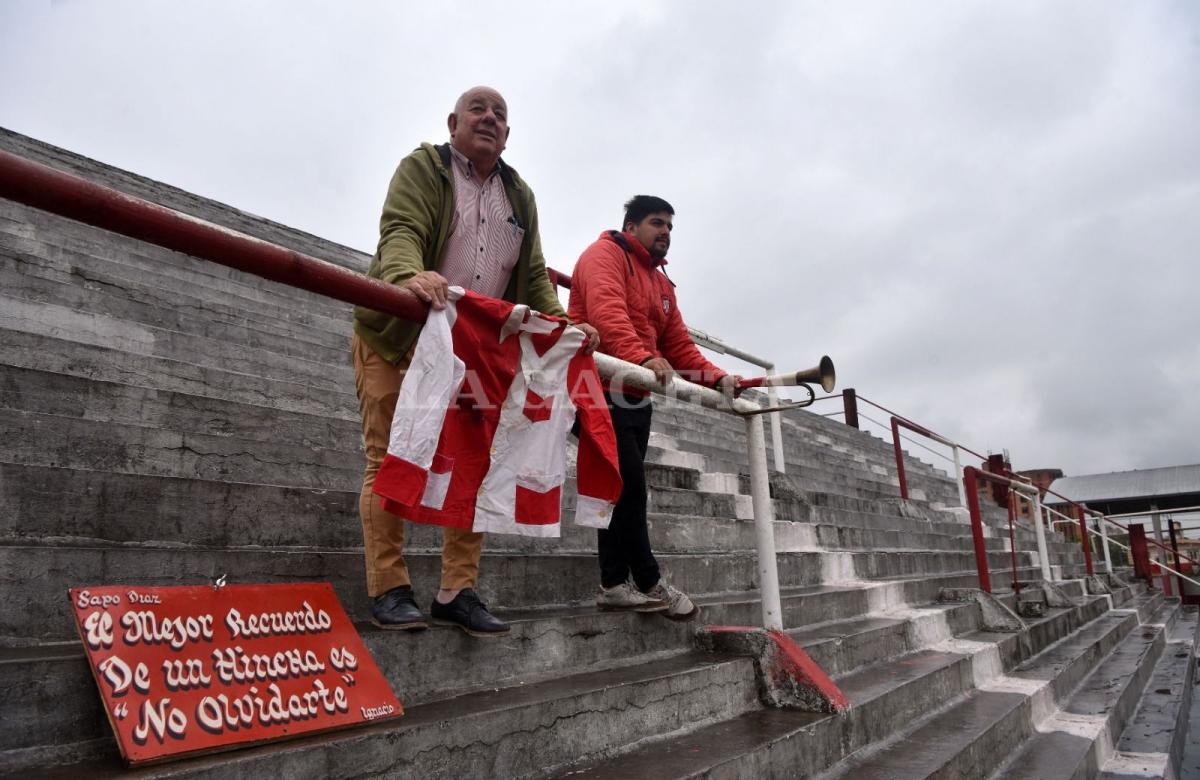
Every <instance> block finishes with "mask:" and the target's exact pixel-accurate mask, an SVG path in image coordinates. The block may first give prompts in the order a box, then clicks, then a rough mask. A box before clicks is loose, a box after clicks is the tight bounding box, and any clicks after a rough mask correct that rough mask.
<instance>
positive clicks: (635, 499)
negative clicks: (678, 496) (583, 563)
mask: <svg viewBox="0 0 1200 780" xmlns="http://www.w3.org/2000/svg"><path fill="white" fill-rule="evenodd" d="M631 406H632V407H633V408H630V407H631ZM608 408H609V412H610V414H611V415H612V422H613V431H614V432H615V433H616V435H617V460H618V464H619V466H620V469H621V481H622V483H623V484H624V487H623V488H622V490H621V498H620V500H618V501H617V506H616V508H615V509H613V515H612V522H611V523H609V525H608V529H607V530H600V531H597V532H596V542H597V545H596V546H597V548H598V550H599V553H600V584H601V585H603V586H604V587H606V588H612V587H615V586H617V585H620V584H621V583H622V582H624V581H625V580H627V579H629V576H630V575H631V574H632V575H633V582H634V584H635V585H637V587H638V588H639V589H641V590H649V589H650V588H652V587H654V585H655V584H656V583H657V582H658V578H659V570H658V561H656V560H655V559H654V553H653V552H651V551H650V535H649V533H648V530H647V528H646V471H645V467H644V464H645V461H646V448H647V447H648V446H649V443H650V417H651V414H652V412H653V407H652V406H651V405H650V399H649V398H643V399H636V398H631V397H628V396H627V397H624V398H622V397H619V396H618V397H617V398H615V399H614V398H613V397H612V396H609V397H608Z"/></svg>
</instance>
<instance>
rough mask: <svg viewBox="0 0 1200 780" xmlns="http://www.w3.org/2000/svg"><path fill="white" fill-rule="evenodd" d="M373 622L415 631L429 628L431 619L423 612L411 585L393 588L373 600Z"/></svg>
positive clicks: (397, 628) (384, 626)
mask: <svg viewBox="0 0 1200 780" xmlns="http://www.w3.org/2000/svg"><path fill="white" fill-rule="evenodd" d="M371 618H372V620H371V622H372V623H374V624H375V625H377V626H379V627H380V628H390V629H396V630H399V631H414V630H420V629H423V628H429V621H427V620H426V619H425V616H424V615H423V614H421V609H420V608H419V607H418V606H417V601H416V599H414V598H413V591H412V586H411V585H401V586H400V587H398V588H392V589H391V590H389V591H388V592H387V593H384V594H383V595H382V596H376V597H375V600H374V601H373V602H371Z"/></svg>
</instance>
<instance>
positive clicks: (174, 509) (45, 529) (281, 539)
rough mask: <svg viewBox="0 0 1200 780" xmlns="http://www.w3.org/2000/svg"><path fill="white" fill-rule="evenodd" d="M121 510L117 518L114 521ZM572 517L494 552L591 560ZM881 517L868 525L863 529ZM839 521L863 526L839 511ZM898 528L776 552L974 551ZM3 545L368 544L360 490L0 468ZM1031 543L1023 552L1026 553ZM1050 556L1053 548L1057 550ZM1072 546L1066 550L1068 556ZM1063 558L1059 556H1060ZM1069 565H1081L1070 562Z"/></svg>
mask: <svg viewBox="0 0 1200 780" xmlns="http://www.w3.org/2000/svg"><path fill="white" fill-rule="evenodd" d="M646 475H647V480H648V481H649V483H650V484H651V486H652V489H651V502H652V507H658V506H659V497H663V498H664V499H665V501H666V502H668V503H669V502H670V501H672V500H674V499H673V498H672V497H671V496H670V495H669V494H670V490H668V489H674V486H676V485H680V484H684V485H686V484H688V483H689V482H693V481H695V480H696V478H697V476H698V475H697V474H696V473H695V472H694V471H690V470H687V469H678V468H675V467H670V466H659V465H655V464H649V465H648V466H647V468H646ZM572 490H573V487H572V486H571V485H567V493H568V494H569V493H570V492H571V491H572ZM115 507H119V510H120V511H114V508H115ZM573 515H574V513H573V511H572V510H571V509H567V510H565V511H564V513H563V519H562V537H561V538H560V539H532V538H524V537H516V536H504V535H492V536H490V537H489V538H488V541H487V546H488V549H489V550H493V551H498V550H507V551H514V552H517V551H520V552H534V553H537V552H540V553H553V552H589V553H590V552H591V551H593V550H594V549H595V543H596V540H595V533H594V532H593V531H591V530H590V529H585V528H579V527H577V526H575V525H574V522H573ZM875 519H876V518H874V517H872V516H866V517H864V518H862V519H861V523H862V524H863V525H869V523H870V522H871V521H874V520H875ZM841 520H842V522H848V521H851V520H859V518H856V517H855V516H854V514H853V513H851V512H844V513H842V518H841ZM894 520H895V522H894V523H893V526H894V528H893V529H890V530H879V531H875V530H872V529H871V528H869V527H849V528H839V527H837V526H832V525H826V524H810V523H800V522H787V521H777V522H776V523H775V529H776V531H775V541H776V549H777V550H778V551H780V552H798V551H805V550H820V549H826V550H840V551H859V552H861V551H871V550H874V551H904V550H924V551H936V550H945V551H957V552H961V551H964V550H970V549H971V539H970V536H969V535H967V534H966V533H965V529H963V528H959V527H956V526H951V527H950V528H951V530H955V531H957V532H958V533H955V534H948V533H938V532H934V531H931V530H929V527H930V526H929V524H928V523H923V522H922V521H916V520H910V519H907V518H895V519H894ZM649 528H650V538H651V544H652V546H653V549H655V550H656V551H659V552H663V553H670V552H693V553H694V552H706V551H708V552H721V551H731V550H739V551H748V550H752V549H754V548H755V544H756V542H755V529H754V524H753V522H751V521H745V520H733V519H730V518H728V517H724V516H698V515H695V514H672V513H666V512H658V511H653V512H651V514H650V516H649ZM0 539H5V540H8V541H9V542H11V543H25V544H39V543H41V542H42V541H43V540H45V541H47V542H48V543H50V544H55V543H58V542H74V543H88V542H91V543H96V542H119V543H157V544H159V545H168V544H169V545H193V546H196V545H198V546H202V547H223V546H248V545H257V546H261V547H268V548H275V549H279V548H298V549H312V548H318V549H343V550H358V549H360V548H361V545H362V536H361V530H360V524H359V520H358V491H357V489H352V490H331V489H311V488H304V487H288V486H279V485H263V484H253V483H243V482H226V481H221V480H204V479H192V478H185V477H173V476H157V475H143V474H122V473H118V472H111V471H93V470H79V469H63V468H53V467H43V466H28V465H22V464H13V463H2V462H0ZM406 539H407V541H406V549H408V550H409V551H412V552H433V551H436V550H438V549H440V545H441V531H440V529H438V528H435V527H429V526H422V525H418V524H409V526H408V529H407V531H406ZM986 544H987V547H988V549H989V550H991V551H994V552H1003V551H1006V550H1007V549H1008V543H1007V540H1006V539H1000V538H989V539H987V540H986ZM1031 549H1032V546H1031V545H1026V546H1023V548H1022V551H1023V552H1024V553H1028V552H1030V550H1031ZM1052 549H1053V548H1052ZM1073 549H1074V548H1069V549H1068V551H1069V552H1070V551H1073ZM1055 552H1057V553H1061V551H1059V550H1055ZM1062 560H1074V559H1072V558H1064V559H1062Z"/></svg>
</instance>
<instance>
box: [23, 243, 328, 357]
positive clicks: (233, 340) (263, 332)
mask: <svg viewBox="0 0 1200 780" xmlns="http://www.w3.org/2000/svg"><path fill="white" fill-rule="evenodd" d="M0 286H3V288H4V290H5V292H6V293H7V294H8V295H9V296H11V297H13V298H19V299H22V300H25V301H36V302H53V303H56V304H59V305H64V306H70V307H72V308H74V309H76V310H77V311H81V312H88V313H92V314H98V315H104V316H106V317H111V318H113V319H115V320H119V321H122V322H128V323H131V324H136V325H143V326H152V327H156V328H163V329H165V330H169V331H175V332H179V333H189V334H192V335H196V336H203V337H205V338H211V339H220V340H222V341H225V342H227V343H229V344H237V345H240V346H245V347H253V348H257V349H264V350H267V351H270V352H275V353H278V354H281V355H293V356H305V357H307V358H308V359H309V360H320V361H324V362H327V363H330V364H333V363H336V362H341V361H342V360H344V359H345V357H346V355H347V353H348V350H349V346H350V332H351V326H350V321H349V318H346V319H344V320H342V321H341V323H340V325H339V327H338V329H337V331H336V332H332V333H331V332H329V331H317V330H315V329H314V328H313V326H312V325H311V324H308V323H291V322H289V321H288V320H287V319H282V318H281V319H275V318H272V317H270V316H269V311H268V312H260V311H258V309H257V308H256V307H248V308H247V309H246V310H245V312H246V313H244V312H243V310H239V309H237V308H235V307H231V306H229V305H228V304H224V303H221V304H218V303H217V302H216V299H215V297H214V300H212V301H211V302H210V301H209V300H206V299H205V297H203V296H201V297H197V296H195V295H188V294H180V293H176V292H174V291H171V290H164V289H161V288H156V287H153V286H150V285H146V284H142V283H139V282H137V281H132V280H126V279H123V278H121V277H118V276H114V275H111V274H106V273H105V272H104V271H103V270H100V269H95V268H92V267H90V266H88V265H79V266H71V267H69V268H67V269H64V270H55V269H48V268H46V267H45V266H44V265H40V264H36V263H30V262H24V261H23V260H21V259H15V258H12V257H4V256H3V255H2V254H0ZM188 289H189V291H190V292H200V291H202V290H203V288H201V287H192V288H188ZM210 297H213V296H210ZM259 305H260V306H261V305H262V304H259ZM269 308H270V307H268V309H269ZM247 313H248V314H249V315H250V316H247Z"/></svg>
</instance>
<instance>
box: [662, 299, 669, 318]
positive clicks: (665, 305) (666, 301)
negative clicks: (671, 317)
mask: <svg viewBox="0 0 1200 780" xmlns="http://www.w3.org/2000/svg"><path fill="white" fill-rule="evenodd" d="M662 302H663V314H670V313H671V299H670V298H668V297H667V296H665V295H664V296H663V299H662Z"/></svg>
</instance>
